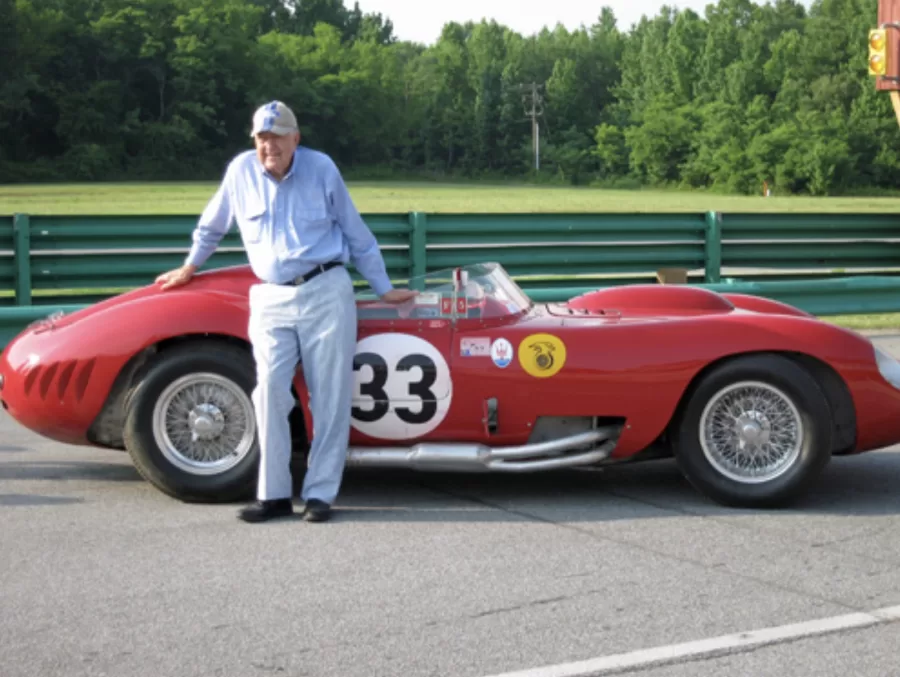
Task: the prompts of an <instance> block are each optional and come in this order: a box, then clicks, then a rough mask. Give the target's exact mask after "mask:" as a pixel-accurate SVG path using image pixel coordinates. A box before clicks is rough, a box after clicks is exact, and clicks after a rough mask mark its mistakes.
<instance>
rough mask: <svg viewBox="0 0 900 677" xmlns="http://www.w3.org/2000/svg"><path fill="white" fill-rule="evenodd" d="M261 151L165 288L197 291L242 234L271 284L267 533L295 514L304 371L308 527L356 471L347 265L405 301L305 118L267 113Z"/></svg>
mask: <svg viewBox="0 0 900 677" xmlns="http://www.w3.org/2000/svg"><path fill="white" fill-rule="evenodd" d="M251 137H253V139H254V140H255V144H256V150H255V152H254V151H252V150H249V151H245V152H243V153H241V154H239V155H238V156H237V157H235V158H234V159H233V160H232V161H231V163H230V164H229V165H228V168H227V170H226V172H225V176H224V179H223V180H222V183H221V185H220V186H219V189H218V191H217V192H216V194H215V195H214V196H213V198H212V200H211V201H210V202H209V204H208V205H207V206H206V209H205V210H204V211H203V214H202V215H201V217H200V220H199V222H198V224H197V228H196V229H195V231H194V234H193V246H192V247H191V250H190V253H189V254H188V256H187V259H186V261H185V264H184V265H183V266H182V267H180V268H177V269H175V270H172V271H169V272H167V273H164V274H162V275H160V276H159V278H157V282H158V283H160V284H161V285H162V288H163V289H171V288H173V287H177V286H180V285H183V284H185V283H186V282H188V281H189V280H190V279H191V277H192V276H193V274H194V272H195V271H196V270H197V268H198V267H200V266H202V265H203V263H204V262H205V261H206V260H207V259H208V258H209V256H210V255H211V254H212V253H213V251H214V250H215V248H216V247H217V245H218V243H219V242H220V241H221V239H222V237H223V236H224V235H225V233H226V232H228V230H229V228H230V227H231V222H232V220H235V221H236V222H237V225H238V228H239V229H240V233H241V237H242V239H243V241H244V246H245V249H246V252H247V257H248V259H249V261H250V265H251V267H252V269H253V272H254V273H255V275H256V276H257V277H258V278H259V279H260V283H259V284H256V285H254V286H253V287H251V288H250V295H249V296H250V298H249V301H250V322H249V336H250V340H251V343H252V345H253V355H254V358H255V360H256V369H257V386H256V388H255V389H254V391H253V405H254V407H255V411H256V418H257V423H258V430H259V443H260V454H261V455H260V468H259V480H258V485H257V499H258V500H257V502H256V503H255V504H254V505H250V506H247V507H245V508H244V509H242V510H241V511H240V513H239V517H240V518H241V519H243V520H244V521H247V522H261V521H264V520H268V519H271V518H274V517H283V516H287V515H290V514H292V513H293V503H292V500H291V499H292V494H293V491H292V485H291V474H290V457H291V438H290V428H289V422H288V415H289V414H290V411H291V409H292V408H293V405H294V400H293V397H292V396H291V392H290V388H291V383H292V379H293V375H294V371H295V369H296V366H297V363H298V361H299V362H300V363H301V364H302V367H303V374H304V377H305V380H306V384H307V387H308V388H309V392H310V400H311V402H310V404H311V407H312V415H313V419H314V423H315V426H314V427H315V432H314V435H313V439H312V446H311V448H310V456H309V464H308V469H307V473H306V477H305V479H304V482H303V489H302V492H301V498H302V499H303V500H304V501H305V502H306V506H305V509H304V512H303V517H304V519H306V520H308V521H314V522H318V521H323V520H325V519H328V517H329V516H330V511H331V506H332V505H333V503H334V500H335V498H336V496H337V494H338V490H339V487H340V483H341V478H342V475H343V471H344V463H345V460H346V448H347V444H348V438H349V434H350V410H351V406H352V384H353V357H354V353H355V349H356V340H357V335H356V302H355V298H354V292H353V285H352V280H351V278H350V275H349V273H348V272H347V269H346V268H345V267H344V264H345V263H347V262H348V261H351V260H352V262H353V264H354V265H355V266H356V268H357V269H358V270H359V271H360V273H361V274H362V275H363V277H365V278H366V280H367V281H368V282H369V283H370V284H371V286H372V288H373V290H374V291H375V292H376V293H377V294H378V295H379V296H380V297H381V299H382V300H383V301H386V302H389V303H402V302H405V301H407V300H409V299H411V298H412V297H414V296H415V294H416V292H414V291H409V290H399V289H393V288H392V286H391V283H390V280H389V279H388V276H387V272H386V270H385V265H384V260H383V258H382V256H381V252H380V251H379V248H378V243H377V241H376V240H375V237H374V236H373V234H372V232H371V231H370V230H369V228H368V227H367V226H366V224H365V223H364V222H363V221H362V219H361V218H360V215H359V213H358V212H357V210H356V208H355V207H354V205H353V202H352V201H351V199H350V195H349V193H348V192H347V187H346V186H345V185H344V181H343V179H342V178H341V174H340V172H339V171H338V169H337V167H336V166H335V164H334V162H333V161H332V160H331V159H330V158H329V157H328V156H327V155H324V154H323V153H320V152H317V151H314V150H311V149H308V148H302V147H299V143H300V132H299V129H298V127H297V119H296V117H295V116H294V113H293V112H292V111H291V109H290V108H288V107H287V106H286V105H285V104H283V103H282V102H280V101H273V102H271V103H269V104H266V105H264V106H262V107H260V108H259V109H258V110H257V111H256V112H255V114H254V116H253V129H252V131H251Z"/></svg>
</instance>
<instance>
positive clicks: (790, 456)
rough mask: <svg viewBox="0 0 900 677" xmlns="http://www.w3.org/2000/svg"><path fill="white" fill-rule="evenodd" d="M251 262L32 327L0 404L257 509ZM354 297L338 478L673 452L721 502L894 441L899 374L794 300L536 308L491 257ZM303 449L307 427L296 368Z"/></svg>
mask: <svg viewBox="0 0 900 677" xmlns="http://www.w3.org/2000/svg"><path fill="white" fill-rule="evenodd" d="M255 282H256V279H255V278H254V277H253V275H252V273H251V272H250V270H249V268H248V267H237V268H225V269H219V270H215V271H210V272H206V273H203V274H200V275H198V276H196V277H195V278H194V280H192V281H191V282H190V283H189V284H188V285H187V286H185V287H182V288H180V289H177V290H170V291H165V292H163V291H160V290H159V288H158V287H156V286H154V285H151V286H148V287H144V288H141V289H138V290H135V291H132V292H129V293H127V294H123V295H121V296H117V297H115V298H112V299H108V300H106V301H103V302H101V303H97V304H95V305H93V306H91V307H89V308H86V309H84V310H80V311H78V312H74V313H71V314H69V315H65V316H62V317H51V318H48V319H46V320H42V321H40V322H38V323H35V324H34V325H32V326H31V327H29V328H27V329H26V330H25V331H23V332H22V333H21V334H20V335H19V336H18V337H17V338H16V339H15V340H14V341H12V342H11V343H10V344H9V345H8V346H7V347H6V348H5V350H4V351H3V353H2V357H0V400H2V405H3V407H4V408H6V409H8V411H9V412H10V414H11V415H12V416H13V418H14V419H15V420H17V421H18V422H19V423H20V424H22V425H23V426H25V427H27V428H29V429H31V430H33V431H36V432H38V433H40V434H41V435H43V436H45V437H48V438H52V439H54V440H59V441H61V442H65V443H70V444H90V445H95V446H100V447H109V448H114V449H126V450H127V451H128V453H129V454H130V455H131V458H132V459H133V462H134V464H135V466H136V467H137V468H138V470H139V471H140V472H141V474H142V475H143V476H144V477H145V478H146V479H147V480H148V481H150V482H151V483H152V484H153V485H155V486H156V487H158V488H159V489H160V490H162V491H164V492H165V493H167V494H169V495H171V496H174V497H177V498H180V499H183V500H191V501H218V500H233V499H237V498H244V497H247V496H250V495H252V492H253V490H254V487H255V482H256V472H257V464H258V450H257V444H256V429H255V422H254V415H253V408H252V406H251V400H250V394H251V391H252V388H253V387H254V380H255V379H254V363H253V358H252V355H251V353H250V350H249V344H248V340H247V322H248V305H247V297H248V290H249V287H250V286H251V285H252V284H254V283H255ZM410 286H411V287H412V288H415V289H418V290H420V291H421V293H420V294H419V296H418V297H417V298H416V299H415V300H414V301H413V302H410V303H409V304H407V305H405V306H399V307H398V306H393V305H385V304H382V303H380V302H378V301H377V300H375V297H374V295H373V294H372V293H371V292H370V291H369V290H367V289H362V290H361V291H360V293H359V302H358V308H359V341H358V346H357V357H356V362H355V367H356V381H355V393H354V403H353V416H352V422H353V430H352V434H351V444H350V449H349V450H348V467H354V466H373V467H406V468H414V469H418V470H440V471H463V472H468V471H474V472H498V473H503V472H531V471H540V470H546V469H555V468H564V467H570V468H578V467H588V466H598V465H603V464H610V463H617V462H625V461H634V460H643V459H651V458H660V457H665V456H674V458H675V459H676V461H677V463H678V464H679V467H680V468H681V470H682V472H683V473H684V475H685V476H686V477H687V478H688V480H689V481H690V482H691V483H692V484H693V485H694V486H695V487H696V488H697V489H698V490H699V491H701V492H702V493H704V494H705V495H707V496H708V497H710V498H711V499H713V500H715V501H718V502H721V503H723V504H727V505H736V506H750V507H758V506H770V505H777V504H781V503H784V502H785V501H787V500H789V499H793V498H795V497H797V496H798V495H800V494H802V493H803V492H804V491H805V490H806V489H807V488H808V487H809V485H810V482H811V481H812V480H813V479H814V478H815V477H816V476H817V474H818V473H819V472H820V471H821V470H822V468H823V467H824V466H825V465H826V463H827V462H828V461H829V459H830V458H831V456H832V455H835V454H850V453H858V452H863V451H867V450H871V449H878V448H881V447H886V446H889V445H892V444H894V443H897V442H900V364H898V362H897V361H895V360H894V359H893V358H892V357H890V356H888V355H886V354H885V353H883V352H882V351H880V350H879V349H877V348H876V347H874V346H873V344H872V343H871V342H870V341H869V340H868V339H866V338H864V337H862V336H860V335H858V334H856V333H854V332H851V331H847V330H844V329H841V328H838V327H835V326H832V325H830V324H827V323H824V322H821V321H819V320H817V319H816V318H814V317H812V316H810V315H808V314H806V313H804V312H802V311H799V310H797V309H795V308H792V307H790V306H787V305H785V304H782V303H779V302H776V301H771V300H767V299H763V298H758V297H753V296H745V295H739V294H717V293H714V292H711V291H708V290H704V289H702V288H696V287H689V286H682V285H633V286H625V287H613V288H607V289H602V290H598V291H594V292H591V293H589V294H585V295H583V296H579V297H576V298H574V299H571V300H569V301H568V302H566V303H547V304H538V303H534V302H532V300H531V299H529V298H528V297H527V296H526V295H525V294H524V293H523V292H522V290H521V289H520V288H519V287H518V286H517V285H516V283H515V282H514V281H513V280H512V279H511V278H510V277H509V276H508V275H507V273H506V272H505V271H504V269H503V268H502V267H501V266H499V265H496V264H483V265H473V266H466V267H462V268H455V269H453V270H448V271H442V272H435V273H430V274H428V275H427V276H425V277H424V278H422V279H418V280H412V281H410ZM296 373H297V375H296V380H295V383H294V387H295V393H294V394H295V397H296V398H297V400H298V406H297V407H296V408H295V410H294V414H293V415H292V427H293V430H294V433H295V440H296V451H297V452H298V453H302V452H303V451H305V449H306V447H307V445H308V441H309V439H308V438H309V431H311V430H312V421H311V419H310V413H309V409H308V407H307V404H308V400H307V391H306V388H305V387H304V383H303V375H302V370H301V369H299V368H298V370H297V372H296Z"/></svg>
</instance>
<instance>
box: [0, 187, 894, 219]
mask: <svg viewBox="0 0 900 677" xmlns="http://www.w3.org/2000/svg"><path fill="white" fill-rule="evenodd" d="M349 187H350V192H351V194H352V196H353V199H354V201H355V202H356V205H357V207H358V208H359V210H360V211H361V212H364V213H386V212H409V211H424V212H666V211H670V212H685V211H690V212H703V211H707V210H718V211H723V212H740V211H753V212H761V211H769V212H892V211H900V197H858V198H850V197H848V198H810V197H770V198H764V197H761V196H730V195H715V194H711V193H704V192H702V191H654V190H635V191H630V190H604V189H600V188H568V187H544V186H530V185H523V184H515V183H510V184H504V185H498V184H483V183H474V182H469V183H462V182H460V183H444V184H437V183H426V182H422V183H401V182H350V183H349ZM215 189H216V184H215V183H212V182H203V183H153V184H149V183H143V184H141V183H135V184H113V183H109V184H48V185H8V186H0V215H9V214H12V213H15V212H24V213H29V214H192V215H193V214H199V213H200V212H201V211H202V209H203V207H204V205H205V204H206V201H207V200H208V199H209V197H210V196H211V195H212V194H213V192H214V191H215Z"/></svg>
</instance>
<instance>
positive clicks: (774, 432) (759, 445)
mask: <svg viewBox="0 0 900 677" xmlns="http://www.w3.org/2000/svg"><path fill="white" fill-rule="evenodd" d="M803 437H804V431H803V423H802V421H801V420H800V413H799V412H798V411H797V407H796V406H794V403H793V402H792V401H791V400H790V398H789V397H788V396H787V395H786V394H785V393H783V392H782V391H781V390H779V389H778V388H775V387H774V386H771V385H769V384H767V383H760V382H743V383H736V384H734V385H731V386H728V387H727V388H723V389H722V390H720V391H719V392H718V393H716V394H715V395H714V396H713V397H712V398H711V399H710V401H709V403H708V404H707V405H706V408H705V409H704V410H703V414H702V415H701V417H700V445H701V447H702V448H703V453H704V454H705V456H706V458H707V460H708V461H709V462H710V463H711V464H712V465H713V467H714V468H715V469H716V471H717V472H719V473H721V474H722V475H724V476H726V477H728V478H729V479H732V480H735V481H736V482H742V483H746V484H756V483H761V482H770V481H772V480H773V479H775V478H777V477H779V476H780V475H782V474H783V473H785V472H787V471H788V470H789V469H790V468H791V466H792V465H793V464H794V462H795V461H796V460H797V458H798V457H799V455H800V449H801V448H802V446H803Z"/></svg>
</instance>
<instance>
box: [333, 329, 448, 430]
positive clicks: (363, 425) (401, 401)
mask: <svg viewBox="0 0 900 677" xmlns="http://www.w3.org/2000/svg"><path fill="white" fill-rule="evenodd" d="M353 373H354V379H353V410H352V412H351V418H350V422H351V424H352V425H353V427H354V428H355V429H356V430H358V431H360V432H361V433H364V434H365V435H369V436H370V437H375V438H379V439H387V440H403V439H410V438H415V437H420V436H422V435H425V434H427V433H430V432H431V431H432V430H434V429H435V428H437V427H438V426H439V425H440V424H441V421H443V420H444V417H445V416H446V415H447V410H448V409H449V408H450V401H451V400H452V397H453V383H452V380H451V378H450V368H449V367H448V366H447V360H445V359H444V356H443V355H442V354H441V352H440V351H439V350H438V349H437V348H435V347H434V346H433V345H432V344H430V343H429V342H428V341H425V340H423V339H421V338H419V337H417V336H411V335H409V334H399V333H392V334H374V335H372V336H367V337H366V338H364V339H362V340H361V341H359V342H358V343H357V344H356V357H355V359H354V361H353Z"/></svg>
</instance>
